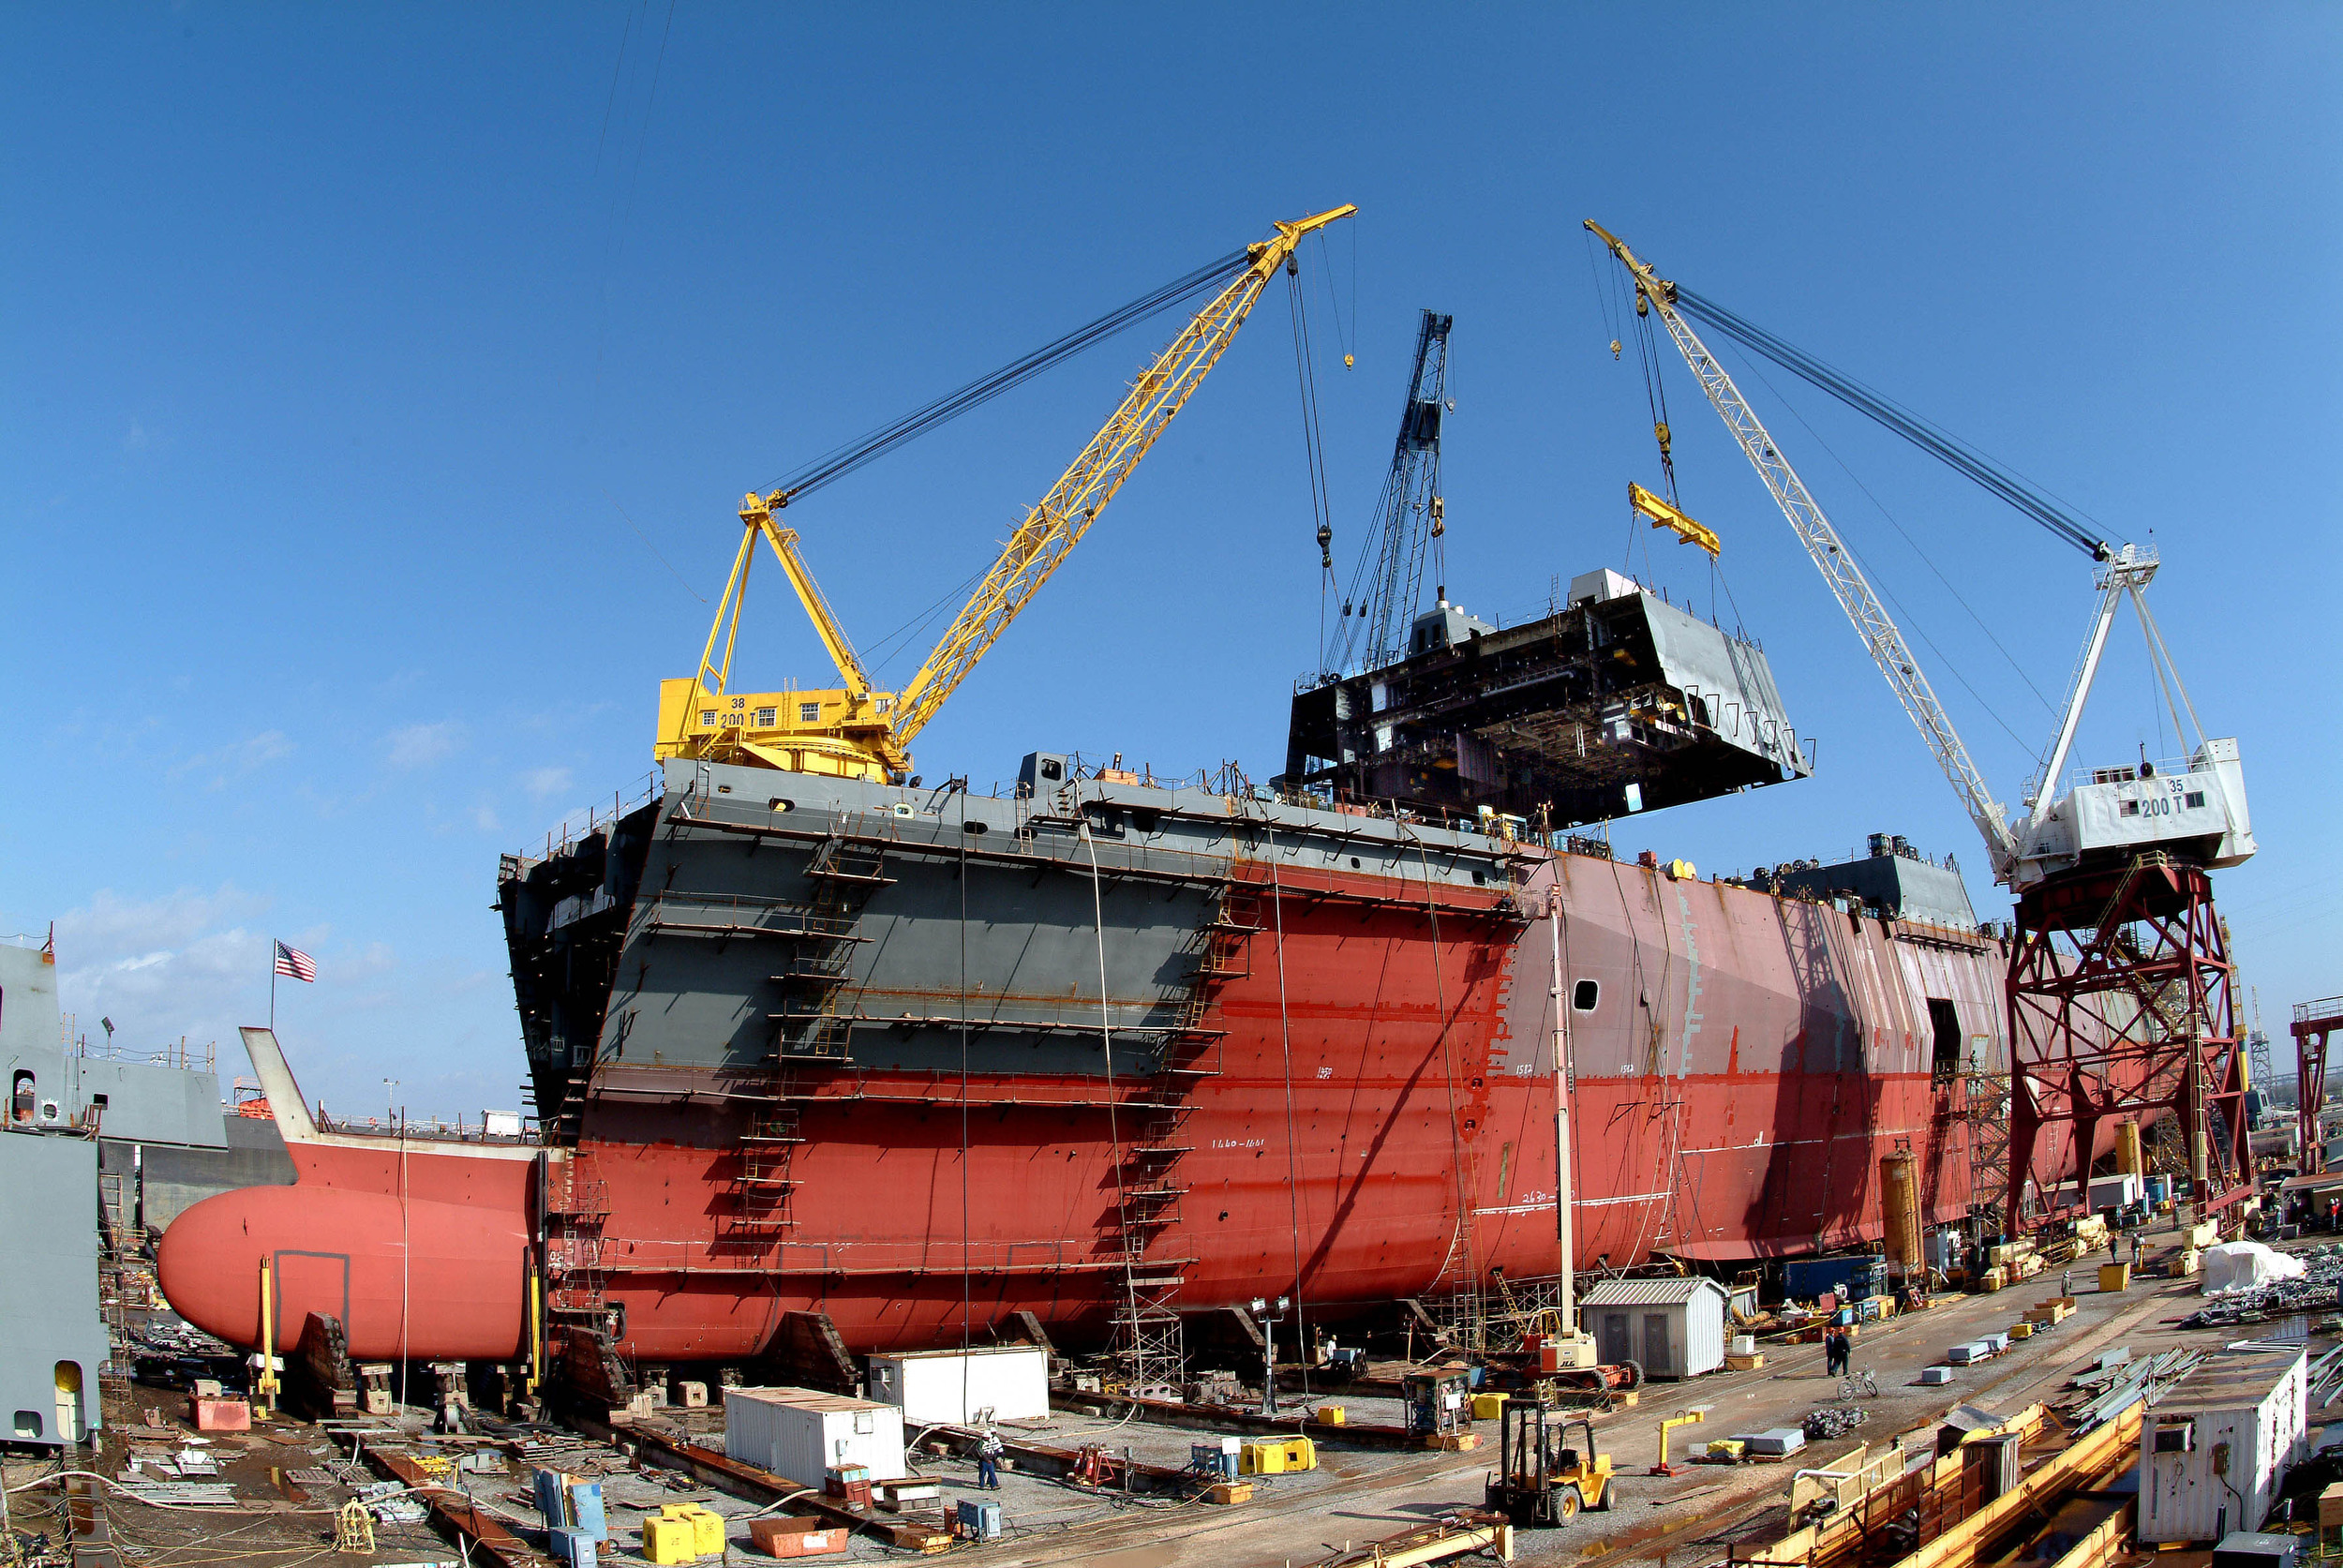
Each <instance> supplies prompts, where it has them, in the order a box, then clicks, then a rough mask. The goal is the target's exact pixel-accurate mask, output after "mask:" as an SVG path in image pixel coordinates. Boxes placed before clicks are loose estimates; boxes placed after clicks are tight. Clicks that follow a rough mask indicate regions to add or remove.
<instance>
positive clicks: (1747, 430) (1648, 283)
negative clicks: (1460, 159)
mask: <svg viewBox="0 0 2343 1568" xmlns="http://www.w3.org/2000/svg"><path fill="white" fill-rule="evenodd" d="M1587 227H1588V228H1589V230H1592V231H1594V233H1595V234H1596V235H1597V236H1598V237H1599V238H1600V239H1601V240H1602V241H1603V243H1604V244H1605V245H1607V246H1610V248H1611V254H1612V255H1614V256H1616V257H1618V258H1619V262H1620V264H1621V265H1623V266H1624V267H1626V269H1627V270H1628V272H1629V274H1630V275H1631V276H1634V279H1635V303H1636V308H1637V309H1638V310H1642V309H1644V308H1645V307H1646V302H1649V308H1650V309H1653V310H1656V311H1658V312H1659V313H1660V320H1661V321H1662V323H1663V324H1664V325H1665V326H1666V327H1667V329H1668V336H1671V337H1673V338H1674V339H1675V340H1676V347H1677V349H1678V351H1680V352H1681V353H1682V354H1683V356H1684V363H1685V364H1686V365H1688V366H1691V367H1692V372H1693V374H1694V377H1696V378H1697V379H1698V380H1699V381H1700V389H1701V391H1703V392H1704V393H1706V394H1708V396H1709V404H1710V405H1711V406H1712V407H1714V408H1715V410H1716V411H1717V415H1718V417H1719V418H1721V419H1723V420H1724V426H1725V428H1726V429H1727V430H1730V431H1731V432H1732V433H1733V439H1734V440H1735V441H1738V442H1739V443H1740V448H1741V451H1742V453H1743V454H1744V455H1746V456H1747V457H1748V458H1749V461H1750V466H1751V467H1753V468H1754V469H1755V470H1757V476H1758V477H1759V478H1760V479H1762V480H1764V481H1765V483H1766V488H1767V489H1768V491H1770V492H1771V493H1772V495H1773V499H1774V501H1775V504H1777V505H1779V506H1780V507H1781V508H1782V515H1783V516H1784V517H1786V518H1788V519H1789V524H1790V528H1791V530H1792V531H1793V532H1795V533H1796V534H1797V535H1798V543H1800V544H1801V545H1805V546H1806V553H1807V554H1808V555H1809V556H1811V557H1813V562H1814V565H1815V567H1816V569H1817V570H1819V571H1820V572H1821V573H1822V575H1823V580H1824V581H1825V582H1827V583H1828V584H1829V585H1830V591H1831V592H1832V593H1834V594H1836V595H1837V596H1838V600H1839V607H1840V608H1842V609H1843V610H1844V611H1846V616H1847V620H1850V621H1852V622H1853V623H1854V625H1855V631H1856V635H1858V636H1859V637H1861V638H1862V639H1863V648H1864V650H1865V651H1867V652H1868V653H1870V654H1871V656H1872V663H1873V664H1875V665H1878V666H1879V673H1880V674H1882V675H1884V676H1886V677H1887V678H1888V685H1889V686H1890V687H1892V688H1893V689H1894V691H1895V694H1896V698H1897V700H1898V701H1900V702H1902V703H1903V710H1904V712H1905V713H1907V714H1909V715H1910V716H1911V719H1912V723H1913V724H1915V725H1917V726H1918V729H1919V732H1920V739H1923V740H1925V741H1927V742H1928V749H1929V751H1930V753H1931V754H1933V756H1934V757H1935V758H1936V766H1937V767H1939V768H1941V769H1944V773H1945V777H1946V779H1947V780H1948V781H1949V782H1950V783H1951V784H1952V788H1953V793H1955V794H1956V795H1958V796H1960V797H1961V804H1962V809H1964V810H1965V811H1967V813H1968V814H1969V820H1970V821H1971V822H1974V823H1976V824H1977V831H1978V832H1979V833H1980V834H1982V835H1983V836H1984V839H1985V844H1986V848H1987V849H1988V850H1989V851H1990V852H1991V854H1992V860H1993V877H1994V880H1996V881H2000V882H2007V881H2008V880H2009V879H2010V877H2011V875H2012V874H2013V872H2014V869H2015V865H2016V859H2017V843H2016V840H2015V839H2014V838H2013V837H2012V835H2011V833H2010V831H2009V824H2008V821H2007V816H2006V814H2005V813H2004V812H2003V810H2002V806H2001V802H2000V801H1998V800H1996V799H1993V795H1992V790H1990V789H1988V788H1987V787H1986V784H1985V776H1984V775H1983V774H1982V773H1980V772H1978V771H1977V764H1976V763H1975V762H1974V761H1973V760H1971V758H1970V756H1969V749H1968V747H1967V746H1965V745H1963V744H1962V740H1961V734H1960V731H1958V730H1956V729H1955V728H1953V724H1952V716H1951V715H1950V714H1948V713H1947V712H1946V711H1945V708H1944V704H1942V703H1940V702H1938V701H1937V700H1936V693H1935V691H1934V689H1933V688H1932V687H1931V686H1930V685H1929V683H1928V677H1927V676H1926V675H1924V674H1922V673H1921V671H1920V665H1919V661H1918V659H1916V658H1914V657H1913V655H1912V650H1911V649H1910V648H1908V647H1906V646H1905V644H1904V641H1903V633H1902V632H1901V631H1899V630H1897V628H1896V623H1895V621H1894V620H1892V619H1890V618H1889V616H1888V611H1887V607H1886V606H1885V605H1882V604H1880V602H1879V595H1878V594H1877V593H1875V592H1873V590H1872V585H1871V582H1870V580H1869V579H1868V578H1866V577H1865V576H1864V575H1863V572H1862V568H1861V567H1859V566H1858V565H1857V564H1856V563H1855V557H1854V555H1853V553H1852V552H1850V551H1849V550H1848V549H1847V547H1846V545H1844V544H1843V542H1842V541H1841V540H1840V538H1839V534H1838V530H1836V529H1834V528H1832V527H1831V526H1830V519H1829V518H1828V516H1826V515H1824V514H1823V510H1822V507H1821V505H1820V504H1819V503H1817V502H1816V501H1815V500H1814V498H1813V495H1812V494H1811V493H1810V492H1809V491H1808V490H1807V488H1806V482H1805V481H1804V480H1802V479H1800V478H1798V470H1796V469H1794V468H1792V467H1791V466H1790V463H1789V459H1788V458H1786V457H1784V456H1783V455H1782V452H1781V449H1780V448H1779V447H1777V446H1776V445H1775V444H1774V440H1773V437H1772V436H1771V435H1770V434H1768V432H1767V430H1766V426H1765V425H1764V423H1763V422H1762V421H1760V420H1759V419H1758V417H1757V412H1756V411H1755V410H1754V409H1752V408H1751V407H1750V406H1749V400H1748V399H1747V398H1745V397H1743V396H1741V393H1740V389H1739V387H1737V386H1735V385H1734V384H1733V378H1732V377H1730V376H1728V375H1726V374H1725V371H1724V366H1722V365H1720V364H1718V363H1717V358H1716V356H1715V355H1714V354H1712V353H1710V352H1709V348H1708V345H1707V344H1705V343H1703V342H1701V340H1700V336H1699V335H1698V334H1697V333H1695V332H1694V331H1693V329H1692V327H1691V326H1690V325H1689V324H1688V323H1687V322H1686V321H1685V320H1684V318H1683V317H1682V316H1681V315H1680V314H1679V313H1678V311H1677V309H1676V306H1675V294H1676V289H1675V285H1673V284H1671V283H1669V282H1668V281H1666V280H1665V279H1664V278H1662V277H1660V276H1657V275H1655V274H1654V273H1653V272H1652V270H1651V268H1650V267H1649V266H1648V265H1646V264H1645V263H1644V262H1643V261H1639V260H1637V258H1636V256H1635V254H1634V252H1633V251H1631V250H1629V249H1628V248H1627V246H1626V245H1625V244H1623V243H1622V242H1621V241H1620V240H1619V239H1618V238H1617V237H1616V236H1614V235H1613V234H1612V233H1611V232H1610V231H1608V230H1606V229H1604V227H1603V226H1602V225H1601V224H1598V223H1596V222H1594V221H1593V220H1592V219H1589V220H1588V222H1587Z"/></svg>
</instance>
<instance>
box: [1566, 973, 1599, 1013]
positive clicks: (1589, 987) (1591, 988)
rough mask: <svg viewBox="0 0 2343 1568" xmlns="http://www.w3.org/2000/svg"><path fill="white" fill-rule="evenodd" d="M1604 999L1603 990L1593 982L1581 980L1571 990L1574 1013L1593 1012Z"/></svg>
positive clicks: (1571, 1005) (1571, 1003) (1571, 1004)
mask: <svg viewBox="0 0 2343 1568" xmlns="http://www.w3.org/2000/svg"><path fill="white" fill-rule="evenodd" d="M1602 999H1603V988H1602V986H1600V985H1598V984H1597V983H1595V982H1594V981H1593V980H1580V981H1579V982H1578V983H1577V984H1576V985H1574V986H1572V987H1571V988H1570V1007H1571V1010H1572V1011H1573V1012H1592V1011H1594V1007H1595V1004H1596V1003H1597V1002H1600V1001H1601V1000H1602Z"/></svg>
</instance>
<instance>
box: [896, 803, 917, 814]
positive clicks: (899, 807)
mask: <svg viewBox="0 0 2343 1568" xmlns="http://www.w3.org/2000/svg"><path fill="white" fill-rule="evenodd" d="M891 809H892V810H893V811H894V813H895V814H896V815H897V816H917V815H918V812H916V811H914V810H913V809H912V806H911V802H910V801H908V800H898V801H896V802H895V804H894V806H893V807H892V808H891Z"/></svg>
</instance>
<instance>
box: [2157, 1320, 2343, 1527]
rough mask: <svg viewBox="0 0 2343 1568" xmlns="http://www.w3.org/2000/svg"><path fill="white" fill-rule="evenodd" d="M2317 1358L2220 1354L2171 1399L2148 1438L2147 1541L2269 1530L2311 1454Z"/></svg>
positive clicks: (2260, 1351)
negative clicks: (2265, 1522)
mask: <svg viewBox="0 0 2343 1568" xmlns="http://www.w3.org/2000/svg"><path fill="white" fill-rule="evenodd" d="M2308 1366H2309V1354H2308V1352H2307V1351H2306V1350H2305V1349H2304V1348H2303V1347H2302V1346H2299V1345H2295V1346H2287V1347H2283V1348H2272V1347H2270V1346H2266V1345H2247V1346H2244V1347H2240V1348H2238V1349H2234V1350H2224V1351H2213V1352H2212V1353H2211V1354H2209V1355H2207V1356H2206V1357H2205V1358H2204V1359H2203V1360H2202V1361H2201V1362H2200V1363H2198V1365H2197V1368H2196V1370H2195V1371H2193V1372H2190V1373H2189V1374H2188V1375H2187V1376H2186V1377H2185V1378H2183V1379H2181V1380H2180V1381H2178V1382H2176V1383H2174V1384H2173V1385H2172V1386H2171V1388H2169V1389H2167V1390H2165V1392H2164V1396H2163V1397H2162V1398H2160V1399H2158V1400H2157V1401H2156V1404H2155V1405H2153V1406H2151V1407H2150V1408H2149V1410H2148V1411H2147V1417H2146V1422H2145V1425H2144V1426H2143V1428H2142V1432H2141V1434H2140V1440H2141V1441H2140V1470H2139V1477H2140V1500H2139V1538H2140V1539H2141V1540H2142V1542H2150V1543H2153V1542H2165V1541H2218V1540H2220V1539H2221V1538H2222V1537H2223V1536H2225V1535H2228V1534H2229V1533H2231V1531H2236V1530H2243V1529H2250V1528H2251V1527H2253V1526H2255V1525H2258V1524H2260V1523H2261V1521H2262V1519H2263V1518H2264V1517H2265V1516H2267V1515H2268V1513H2269V1511H2270V1509H2271V1507H2272V1506H2273V1504H2275V1503H2276V1501H2277V1498H2278V1496H2279V1495H2280V1493H2281V1492H2283V1491H2284V1489H2285V1486H2286V1476H2287V1472H2288V1471H2291V1469H2292V1468H2293V1467H2294V1465H2295V1464H2297V1463H2298V1462H2299V1461H2300V1460H2301V1458H2302V1456H2303V1453H2304V1449H2305V1437H2304V1432H2305V1428H2306V1416H2307V1414H2308V1381H2309V1380H2308V1376H2307V1369H2308Z"/></svg>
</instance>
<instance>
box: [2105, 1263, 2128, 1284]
mask: <svg viewBox="0 0 2343 1568" xmlns="http://www.w3.org/2000/svg"><path fill="white" fill-rule="evenodd" d="M2130 1287H2131V1265H2130V1264H2129V1263H2101V1264H2100V1265H2099V1289H2100V1290H2102V1291H2123V1290H2128V1289H2130Z"/></svg>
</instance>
